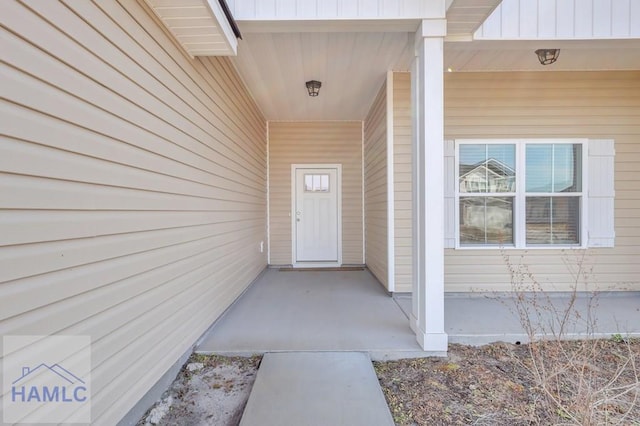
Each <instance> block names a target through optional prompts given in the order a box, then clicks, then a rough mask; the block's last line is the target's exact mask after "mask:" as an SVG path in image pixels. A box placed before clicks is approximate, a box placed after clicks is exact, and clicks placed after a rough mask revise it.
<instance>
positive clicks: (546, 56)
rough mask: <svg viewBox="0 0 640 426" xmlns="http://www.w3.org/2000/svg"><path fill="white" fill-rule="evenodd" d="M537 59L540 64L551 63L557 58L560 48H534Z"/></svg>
mask: <svg viewBox="0 0 640 426" xmlns="http://www.w3.org/2000/svg"><path fill="white" fill-rule="evenodd" d="M536 55H538V60H539V61H540V63H541V64H542V65H551V64H552V63H554V62H555V61H557V60H558V56H560V49H538V50H536Z"/></svg>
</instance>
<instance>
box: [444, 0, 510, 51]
mask: <svg viewBox="0 0 640 426" xmlns="http://www.w3.org/2000/svg"><path fill="white" fill-rule="evenodd" d="M501 1H502V0H447V5H446V6H447V37H446V41H471V40H472V39H473V33H474V32H475V31H476V30H477V29H478V27H480V25H482V23H483V22H484V21H485V20H486V19H487V17H488V16H489V15H491V13H492V12H493V10H494V9H495V8H496V7H498V5H500V2H501Z"/></svg>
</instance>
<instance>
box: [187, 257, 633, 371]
mask: <svg viewBox="0 0 640 426" xmlns="http://www.w3.org/2000/svg"><path fill="white" fill-rule="evenodd" d="M570 297H571V295H569V294H566V293H559V294H552V295H551V296H550V297H549V299H548V302H549V303H551V305H553V306H554V307H555V308H556V309H558V310H559V311H562V310H563V309H564V308H565V307H566V306H567V305H568V303H569V300H570ZM542 301H544V300H542ZM538 305H539V306H542V305H541V304H540V303H538ZM573 310H574V311H575V312H574V319H573V320H572V321H571V324H570V327H569V328H568V329H567V330H566V331H567V337H582V336H584V335H585V332H587V325H590V326H591V325H593V326H594V329H592V330H591V331H590V332H589V334H590V335H591V336H600V337H604V338H607V337H610V336H611V335H612V334H615V333H620V334H622V335H626V336H635V337H640V292H611V293H601V294H599V295H597V296H596V297H595V298H591V297H590V296H587V295H584V294H580V295H578V299H577V300H576V304H575V305H574V309H573ZM514 311H515V310H514V305H513V298H512V296H511V295H510V294H491V293H487V294H479V293H471V294H468V293H465V294H459V293H454V294H452V293H447V294H446V296H445V331H446V332H447V334H448V335H449V341H450V342H451V343H463V344H472V345H481V344H485V343H490V342H495V341H506V342H511V343H516V342H526V341H527V334H526V332H525V331H524V330H523V328H522V326H521V323H520V320H519V318H518V315H517V314H516V313H515V312H514ZM410 312H411V295H406V294H404V295H403V294H397V295H394V297H390V296H389V294H388V293H387V292H386V291H385V289H384V288H383V287H382V286H381V285H380V283H379V282H378V281H377V280H376V279H375V278H374V277H373V276H372V275H371V273H370V272H369V271H367V270H364V271H349V272H344V271H305V272H280V271H279V270H277V269H269V270H267V271H265V273H264V274H263V275H262V276H261V277H260V279H259V280H258V281H256V282H255V283H254V284H253V285H252V286H251V288H249V290H247V292H246V293H245V294H244V295H243V296H242V297H241V298H240V299H239V300H238V301H237V302H236V303H235V305H233V306H232V307H231V308H230V309H229V311H228V312H227V313H226V314H225V315H224V316H223V317H222V318H221V319H220V320H218V322H217V323H216V324H215V325H214V327H212V329H211V330H210V331H209V332H208V333H207V334H206V335H205V337H204V338H203V339H202V341H201V343H200V344H199V345H198V347H197V348H196V351H197V352H200V353H218V354H228V355H250V354H262V353H265V352H278V351H285V352H291V351H360V352H367V353H369V355H370V356H371V358H372V359H374V360H385V359H395V358H411V357H419V356H427V355H437V354H434V353H427V352H424V351H422V350H421V348H420V347H419V346H418V343H417V342H416V338H415V335H414V333H413V332H412V331H411V329H410V328H409V315H410ZM540 314H541V316H540V318H537V319H535V318H534V320H537V321H539V323H540V324H541V326H542V327H546V328H547V329H548V324H549V323H550V322H551V321H552V317H553V315H552V311H551V310H550V309H547V308H544V307H543V308H542V309H541V310H540ZM587 318H593V319H594V323H593V324H587V322H586V319H587ZM556 328H557V327H556Z"/></svg>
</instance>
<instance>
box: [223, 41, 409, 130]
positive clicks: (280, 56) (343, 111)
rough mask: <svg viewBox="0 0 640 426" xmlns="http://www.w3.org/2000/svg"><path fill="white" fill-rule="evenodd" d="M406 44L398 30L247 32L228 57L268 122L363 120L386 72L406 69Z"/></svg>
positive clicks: (407, 60)
mask: <svg viewBox="0 0 640 426" xmlns="http://www.w3.org/2000/svg"><path fill="white" fill-rule="evenodd" d="M408 45H409V35H408V33H398V32H395V33H328V32H323V33H315V32H314V33H249V34H246V35H245V36H244V39H243V40H242V41H241V42H240V43H239V46H238V56H237V57H235V58H234V59H233V60H234V62H235V64H236V67H237V68H238V70H239V71H240V74H241V75H242V78H243V79H244V81H245V83H246V84H247V85H248V86H249V89H250V91H251V93H252V94H253V96H254V98H255V99H256V102H257V103H258V104H259V105H260V107H261V109H262V111H263V113H264V114H265V116H266V118H267V119H269V120H362V119H363V118H364V117H365V116H366V114H367V112H368V110H369V106H370V105H371V102H372V101H373V99H374V97H375V95H376V94H377V92H378V90H379V89H380V87H381V85H382V82H383V81H384V79H385V76H386V73H387V71H388V70H390V69H391V70H402V71H406V70H407V69H408V67H409V63H410V59H411V58H410V53H409V49H408ZM308 80H318V81H321V82H322V88H321V89H320V95H319V96H317V97H310V96H309V95H308V93H307V89H306V87H305V82H306V81H308Z"/></svg>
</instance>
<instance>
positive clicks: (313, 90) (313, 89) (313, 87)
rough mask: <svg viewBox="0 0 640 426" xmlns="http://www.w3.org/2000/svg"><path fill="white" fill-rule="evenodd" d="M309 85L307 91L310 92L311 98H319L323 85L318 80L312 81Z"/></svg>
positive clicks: (307, 83)
mask: <svg viewBox="0 0 640 426" xmlns="http://www.w3.org/2000/svg"><path fill="white" fill-rule="evenodd" d="M305 84H306V85H307V91H308V92H309V96H314V97H315V96H318V94H319V93H320V87H322V83H321V82H319V81H317V80H310V81H307V82H306V83H305Z"/></svg>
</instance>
